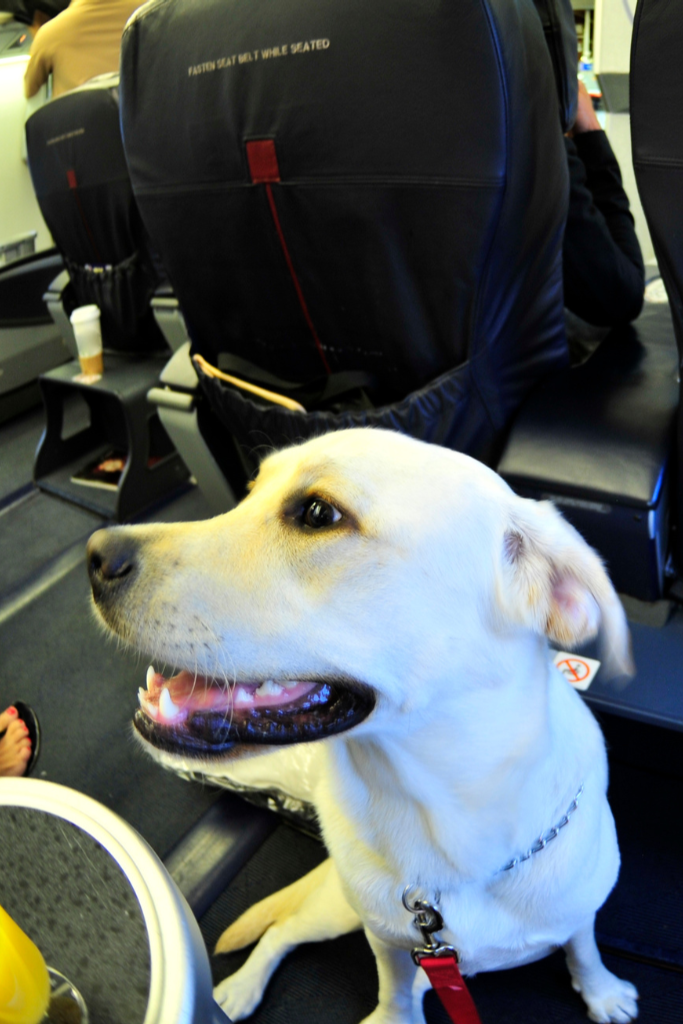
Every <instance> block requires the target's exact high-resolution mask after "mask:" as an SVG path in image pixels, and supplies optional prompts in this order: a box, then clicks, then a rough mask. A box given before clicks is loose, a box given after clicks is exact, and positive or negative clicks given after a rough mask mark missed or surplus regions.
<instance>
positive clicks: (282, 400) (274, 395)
mask: <svg viewBox="0 0 683 1024" xmlns="http://www.w3.org/2000/svg"><path fill="white" fill-rule="evenodd" d="M192 359H193V361H194V362H195V363H196V364H197V366H201V368H202V370H203V371H204V373H205V374H206V375H207V376H208V377H218V379H219V380H226V381H227V382H228V384H232V386H233V387H234V388H241V389H242V391H250V392H251V394H252V395H258V396H259V398H265V399H266V401H268V402H273V404H274V405H282V406H284V408H285V409H290V410H291V411H292V412H306V410H305V409H304V407H303V405H301V404H300V403H299V402H295V401H294V399H293V398H288V397H287V395H280V394H278V392H277V391H267V390H266V389H265V388H260V387H258V385H257V384H250V383H249V382H248V381H246V380H241V379H240V378H239V377H233V376H231V375H230V374H229V373H223V371H222V370H217V369H216V367H215V366H212V365H211V363H207V361H206V359H204V357H203V356H192Z"/></svg>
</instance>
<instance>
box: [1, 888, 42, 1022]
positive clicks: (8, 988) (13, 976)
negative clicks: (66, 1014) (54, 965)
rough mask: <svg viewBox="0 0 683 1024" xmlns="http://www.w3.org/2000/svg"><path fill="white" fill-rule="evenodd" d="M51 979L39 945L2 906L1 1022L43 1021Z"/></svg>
mask: <svg viewBox="0 0 683 1024" xmlns="http://www.w3.org/2000/svg"><path fill="white" fill-rule="evenodd" d="M49 1002H50V979H49V977H48V973H47V967H46V966H45V961H44V960H43V957H42V954H41V952H40V950H39V949H38V947H37V946H36V945H34V943H33V942H31V940H30V939H29V937H28V935H26V934H25V933H24V932H22V930H21V928H20V927H19V925H18V924H16V923H15V922H14V921H13V920H12V918H11V917H10V916H9V914H8V913H7V912H6V911H5V910H3V909H2V907H0V1024H39V1022H40V1021H41V1020H42V1019H43V1017H44V1016H45V1013H46V1011H47V1008H48V1004H49Z"/></svg>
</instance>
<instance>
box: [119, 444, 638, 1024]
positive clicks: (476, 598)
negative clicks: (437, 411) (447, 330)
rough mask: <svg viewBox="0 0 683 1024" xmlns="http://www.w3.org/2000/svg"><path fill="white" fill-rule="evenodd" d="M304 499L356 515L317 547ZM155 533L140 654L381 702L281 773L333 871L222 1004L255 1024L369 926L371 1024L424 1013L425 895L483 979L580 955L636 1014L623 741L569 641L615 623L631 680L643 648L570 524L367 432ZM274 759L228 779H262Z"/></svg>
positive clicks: (167, 759)
mask: <svg viewBox="0 0 683 1024" xmlns="http://www.w3.org/2000/svg"><path fill="white" fill-rule="evenodd" d="M307 495H308V496H312V495H317V496H319V497H320V498H323V499H325V500H326V501H328V502H330V503H331V504H332V505H333V506H334V507H335V508H337V509H339V510H340V511H341V512H342V519H341V520H340V522H339V523H337V524H334V525H333V526H331V527H328V528H326V529H323V530H302V529H301V528H300V526H299V524H298V523H297V521H296V509H297V508H298V507H299V506H300V504H301V500H302V498H303V497H305V496H307ZM132 530H133V531H134V533H135V535H136V537H137V538H138V540H139V542H140V552H141V554H140V573H139V582H137V583H136V584H135V586H134V587H133V588H132V589H131V590H130V591H129V592H128V593H127V595H126V602H125V609H117V612H116V619H115V620H114V619H112V618H111V617H110V619H109V621H110V622H111V624H112V625H113V626H114V628H115V629H116V630H117V632H119V633H120V634H122V635H124V636H125V637H126V638H127V639H129V640H131V641H132V642H134V643H135V644H136V645H137V646H139V647H142V648H144V649H146V650H147V651H150V652H151V653H153V654H157V655H158V654H161V655H162V656H163V657H164V658H165V659H166V661H168V662H172V663H175V664H178V665H182V666H185V667H187V668H195V667H196V668H197V669H198V670H199V671H200V672H202V673H206V674H216V673H220V674H222V675H224V676H225V677H226V678H236V679H237V680H240V679H243V680H257V679H268V678H275V679H278V678H281V679H282V678H284V679H297V678H300V679H306V678H324V677H335V678H337V679H339V678H346V679H350V680H359V681H361V682H364V683H366V684H368V685H370V686H372V687H373V688H374V690H375V691H376V693H377V695H378V700H377V705H376V708H375V710H374V711H373V712H372V713H371V715H370V716H369V717H368V718H367V719H366V720H365V721H364V722H362V723H361V724H360V725H358V726H356V727H355V728H354V729H352V730H351V731H349V732H347V733H344V734H342V735H339V736H337V737H334V738H331V739H328V740H325V741H323V742H320V743H316V744H314V745H312V746H310V747H303V746H302V747H291V748H284V749H283V750H281V751H279V752H277V753H270V754H266V755H265V757H266V758H267V759H269V758H275V759H279V768H278V774H279V775H280V777H281V778H283V777H286V775H287V772H288V771H289V772H290V776H291V773H292V770H293V768H295V767H296V764H297V758H298V757H299V752H300V751H304V750H307V751H308V753H307V754H306V757H307V759H308V760H307V764H308V778H309V780H310V785H309V788H310V792H309V793H304V794H301V795H309V796H311V797H312V799H313V801H314V803H315V806H316V809H317V811H318V814H319V817H320V822H321V825H322V829H323V834H324V838H325V842H326V844H327V847H328V849H329V851H330V854H331V857H332V863H330V862H326V863H325V864H324V865H321V867H320V868H319V869H316V872H314V873H313V874H312V875H311V876H307V878H306V879H304V880H301V882H299V883H296V886H295V887H290V890H286V891H285V894H284V895H283V896H282V897H281V898H280V897H275V898H271V900H270V901H268V900H266V901H264V902H263V903H262V904H259V905H258V908H256V910H255V911H254V910H252V911H251V912H250V914H251V918H250V919H249V920H246V921H242V922H241V923H240V922H238V923H237V925H235V926H233V929H230V930H229V933H230V932H232V936H231V935H230V934H229V933H226V936H225V941H224V946H225V948H236V946H237V945H239V944H241V943H242V940H243V939H244V938H245V936H246V941H250V938H251V939H252V940H253V938H256V937H258V935H260V934H262V933H263V932H264V931H265V934H264V936H263V938H262V940H261V943H260V944H259V946H258V947H257V948H256V950H255V952H254V953H253V954H252V957H251V958H250V960H249V961H248V963H247V964H246V965H245V967H244V968H242V969H241V970H240V971H239V972H238V974H237V975H235V976H233V978H229V979H227V981H226V982H224V983H223V984H222V985H220V986H219V988H218V989H217V996H218V998H219V999H220V1001H221V1002H222V1003H223V1005H224V1006H225V1008H226V1010H227V1011H228V1013H229V1014H230V1015H231V1016H232V1017H234V1018H235V1019H239V1018H240V1017H242V1016H245V1015H247V1014H248V1013H249V1012H251V1010H252V1009H253V1008H254V1006H255V1005H256V1004H257V1003H258V1001H259V999H260V997H261V994H262V992H263V988H264V987H265V984H266V983H267V981H268V978H269V977H270V974H271V973H272V970H273V969H274V967H275V966H276V964H277V962H278V961H279V959H280V958H281V956H282V955H284V953H285V952H286V951H287V949H289V948H292V946H293V945H295V944H296V943H298V942H301V941H310V940H311V939H321V938H325V937H328V936H332V935H336V934H339V933H340V932H343V931H348V930H351V929H352V928H354V927H357V926H358V924H359V922H362V925H363V927H364V928H365V932H366V934H367V937H368V940H369V942H370V945H371V947H372V949H373V951H374V953H375V956H376V958H377V966H378V972H379V1004H378V1007H377V1009H376V1010H375V1011H374V1012H373V1013H372V1014H371V1015H370V1017H368V1018H367V1020H366V1024H408V1022H410V1021H412V1020H414V1019H418V1018H416V1017H415V1014H416V1013H419V1012H420V1011H419V1000H418V1001H417V1002H415V1001H414V1000H413V998H412V996H411V987H412V985H413V980H414V978H415V968H414V966H413V965H412V962H411V959H410V955H409V952H408V951H409V949H410V948H411V947H412V946H414V945H415V944H416V939H417V938H418V936H417V933H416V932H415V930H414V928H413V926H412V919H411V917H410V915H409V914H408V913H407V912H406V910H405V909H404V908H403V906H402V904H401V893H402V890H403V888H404V886H406V885H407V884H409V883H413V884H416V885H419V886H420V887H421V888H422V890H423V891H424V893H425V894H426V895H429V894H433V893H435V892H437V891H438V892H439V893H440V894H441V896H440V908H441V912H442V914H443V918H444V921H445V928H444V931H443V932H442V933H441V938H443V940H444V941H446V942H448V943H450V944H452V945H454V946H455V947H456V948H457V949H458V950H459V952H460V956H461V969H462V971H463V973H465V974H473V973H475V972H478V971H488V970H495V969H498V968H502V967H511V966H514V965H516V964H522V963H526V962H528V961H531V960H533V959H537V958H539V957H542V956H544V955H545V954H547V953H548V952H550V951H551V950H552V949H555V948H557V947H559V946H564V947H565V948H566V950H567V960H568V964H569V969H570V972H571V975H572V980H573V983H574V987H575V988H576V989H577V990H579V991H580V992H581V994H582V995H583V997H584V999H585V1001H586V1004H587V1006H588V1011H589V1016H590V1017H591V1019H592V1020H594V1021H604V1022H606V1021H615V1022H617V1021H618V1022H623V1021H628V1020H630V1019H632V1018H634V1017H635V1016H636V1015H637V1006H636V1001H635V1000H636V999H637V993H636V990H635V989H634V988H633V986H632V985H630V984H629V983H628V982H625V981H622V980H620V979H618V978H616V977H615V976H614V975H613V974H611V973H610V972H609V971H608V970H607V969H606V968H605V967H604V966H603V964H602V962H601V960H600V956H599V953H598V950H597V947H596V945H595V940H594V937H593V921H594V916H595V912H596V910H597V909H598V908H599V907H600V906H601V904H602V903H603V902H604V900H605V899H606V897H607V895H608V893H609V892H610V890H611V888H612V886H613V885H614V883H615V880H616V878H617V874H618V869H619V853H618V847H617V841H616V835H615V829H614V822H613V819H612V815H611V812H610V809H609V806H608V803H607V799H606V788H607V762H606V756H605V749H604V742H603V739H602V736H601V733H600V730H599V728H598V726H597V724H596V722H595V720H594V718H593V716H592V715H591V713H590V712H589V711H588V709H587V707H586V705H585V704H584V702H583V701H582V700H581V698H580V697H579V696H578V695H577V694H576V692H575V691H574V690H573V689H572V688H571V686H570V685H569V684H568V683H567V682H566V681H565V679H564V678H563V677H562V675H561V674H560V673H559V672H558V671H557V670H556V669H555V668H554V667H553V665H552V662H551V660H550V657H549V653H548V647H547V640H546V637H550V638H551V639H554V640H557V641H559V643H561V644H562V645H563V646H570V645H573V644H577V643H580V642H582V641H584V640H586V639H588V638H589V637H592V636H594V635H595V634H596V633H597V631H598V629H599V628H600V629H601V632H602V636H603V640H604V652H605V653H604V657H605V658H606V660H607V661H608V662H609V663H610V665H611V668H612V670H613V671H614V672H616V673H625V672H628V671H629V670H630V656H629V640H628V630H627V627H626V621H625V616H624V613H623V610H622V608H621V605H620V603H619V601H618V599H617V597H616V594H615V593H614V590H613V588H612V586H611V584H610V583H609V580H608V578H607V576H606V573H605V571H604V569H603V567H602V565H601V563H600V560H599V559H598V557H597V556H596V555H595V553H594V552H593V551H592V550H591V549H590V548H589V547H588V546H587V545H586V543H585V542H584V541H583V540H582V538H581V537H580V536H579V535H578V533H577V532H576V531H575V530H574V529H573V528H572V527H571V526H569V525H568V524H567V523H566V522H565V521H564V520H563V519H562V517H561V516H560V515H559V513H558V512H557V511H556V510H555V509H554V508H553V507H552V505H550V504H548V503H534V502H531V501H527V500H524V499H521V498H519V497H517V496H515V495H514V494H513V493H512V491H511V490H510V489H509V488H508V486H507V485H506V484H505V483H504V482H503V481H502V480H501V479H500V478H499V477H498V476H497V475H496V474H495V473H494V472H492V471H491V470H489V469H487V468H485V467H484V466H482V465H481V464H479V463H477V462H475V461H474V460H472V459H470V458H468V457H466V456H463V455H459V454H457V453H454V452H451V451H448V450H445V449H443V448H439V447H435V446H430V445H425V444H422V443H419V442H416V441H413V440H411V439H409V438H406V437H403V436H400V435H398V434H393V433H389V432H384V431H373V430H353V431H344V432H340V433H337V434H332V435H327V436H325V437H323V438H319V439H316V440H314V441H310V442H308V443H306V444H304V445H301V446H299V447H296V448H291V449H288V450H285V451H283V452H279V453H276V454H274V455H272V456H270V457H269V458H268V459H266V460H265V462H264V464H263V466H262V468H261V471H260V473H259V476H258V479H257V481H256V485H255V486H254V488H253V490H252V492H251V493H250V495H249V497H248V498H247V499H245V501H244V502H242V503H241V504H240V505H239V506H238V507H237V508H236V509H234V510H233V511H232V512H230V513H228V514H227V515H225V516H221V517H218V518H216V519H213V520H210V521H208V522H205V523H197V524H192V525H185V526H183V525H179V524H178V525H172V526H151V527H134V528H132ZM266 749H272V748H266ZM154 753H155V756H157V758H158V760H160V761H161V762H162V763H166V764H169V765H172V766H174V767H175V766H178V765H180V764H183V765H185V766H190V767H202V765H201V764H200V763H198V762H196V761H193V760H192V759H189V758H177V757H175V756H172V755H169V754H160V753H159V752H156V751H155V752H154ZM255 763H256V762H255V761H249V760H247V761H239V762H236V761H234V760H231V759H226V761H225V763H224V764H223V765H222V766H221V765H217V764H216V763H215V762H212V766H211V771H212V773H213V774H216V773H220V772H221V771H222V772H224V773H225V774H226V775H227V776H232V777H233V778H236V779H238V780H241V781H248V776H249V774H250V772H251V774H252V777H253V774H254V771H253V768H252V767H251V766H253V765H254V764H255ZM271 763H272V762H271ZM203 767H206V765H205V764H204V765H203ZM257 774H258V773H257ZM581 784H583V786H584V793H583V796H582V800H581V803H580V806H579V809H578V811H577V812H576V814H575V815H574V816H573V817H572V820H571V822H570V824H569V825H568V826H567V827H566V828H564V829H562V831H561V833H560V835H559V836H558V838H557V839H556V840H555V841H554V842H552V843H551V844H550V845H549V846H548V847H547V849H545V850H544V851H542V852H541V853H539V854H538V855H535V856H533V857H532V858H531V859H530V860H529V861H527V862H526V863H523V864H520V865H519V866H518V867H516V868H514V869H513V870H511V871H505V872H503V871H501V870H500V869H501V867H502V866H503V865H504V864H506V862H508V861H509V860H510V859H511V858H512V857H514V856H517V855H519V854H520V853H523V852H524V851H525V850H526V849H528V848H529V847H530V846H531V845H532V844H533V842H534V841H535V840H536V838H538V836H540V835H541V834H542V833H543V832H545V831H547V830H548V829H549V828H551V827H552V826H553V825H555V824H557V822H558V821H559V820H560V819H561V818H562V816H563V814H564V813H565V811H566V810H567V808H568V806H569V804H570V803H571V801H572V799H573V797H574V796H575V794H576V792H577V790H578V788H579V786H580V785H581ZM292 788H295V787H292ZM304 788H306V787H304ZM297 886H298V888H297ZM287 894H289V895H287ZM273 900H274V901H275V902H273ZM278 900H279V902H278ZM269 926H270V927H269ZM235 929H236V930H235ZM266 929H268V930H266ZM222 941H223V940H222ZM420 973H421V972H420Z"/></svg>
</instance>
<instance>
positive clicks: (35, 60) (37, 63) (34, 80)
mask: <svg viewBox="0 0 683 1024" xmlns="http://www.w3.org/2000/svg"><path fill="white" fill-rule="evenodd" d="M48 27H49V26H48V25H44V26H43V27H42V28H41V29H40V31H39V32H37V33H36V37H35V39H34V40H33V45H32V46H31V59H30V60H29V62H28V67H27V68H26V74H25V75H24V95H25V96H26V98H27V99H30V98H31V96H35V94H36V93H37V92H38V90H39V89H40V87H41V85H44V84H45V82H47V80H48V78H49V76H50V74H51V72H52V52H51V50H50V48H49V46H46V45H45V42H46V37H45V35H44V33H45V32H46V31H47V29H48Z"/></svg>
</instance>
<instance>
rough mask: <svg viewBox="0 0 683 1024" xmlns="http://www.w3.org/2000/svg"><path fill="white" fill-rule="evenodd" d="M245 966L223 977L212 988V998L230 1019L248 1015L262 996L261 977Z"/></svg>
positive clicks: (238, 1018) (239, 1018)
mask: <svg viewBox="0 0 683 1024" xmlns="http://www.w3.org/2000/svg"><path fill="white" fill-rule="evenodd" d="M247 966H248V964H245V966H244V967H241V968H240V969H239V971H236V972H235V973H234V974H231V975H230V977H229V978H225V980H224V981H222V982H221V983H220V985H216V987H215V989H214V990H213V998H214V999H215V1000H216V1002H217V1003H218V1005H219V1006H220V1007H221V1009H223V1010H225V1012H226V1013H227V1015H228V1017H230V1019H231V1020H242V1019H243V1018H244V1017H248V1016H249V1014H250V1013H252V1012H253V1010H255V1009H256V1007H257V1006H258V1004H259V1003H260V1002H261V999H262V997H263V985H262V984H261V979H260V978H258V977H255V976H254V973H253V971H248V970H245V968H246V967H247Z"/></svg>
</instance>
